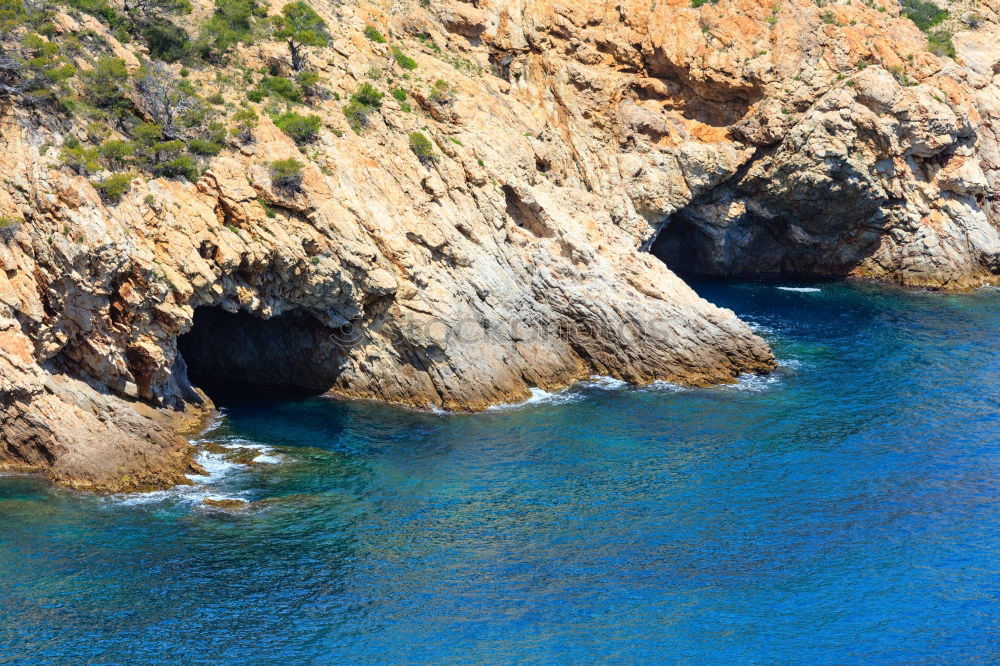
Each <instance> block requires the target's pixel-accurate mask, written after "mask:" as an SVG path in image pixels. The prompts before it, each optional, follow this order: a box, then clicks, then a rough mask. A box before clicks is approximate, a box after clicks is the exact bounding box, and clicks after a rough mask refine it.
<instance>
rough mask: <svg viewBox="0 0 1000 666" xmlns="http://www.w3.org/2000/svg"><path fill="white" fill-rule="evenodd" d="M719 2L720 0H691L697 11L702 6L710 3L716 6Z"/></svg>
mask: <svg viewBox="0 0 1000 666" xmlns="http://www.w3.org/2000/svg"><path fill="white" fill-rule="evenodd" d="M718 2H719V0H691V6H692V7H694V8H695V9H698V8H699V7H701V6H702V5H706V4H709V3H711V4H713V5H714V4H716V3H718Z"/></svg>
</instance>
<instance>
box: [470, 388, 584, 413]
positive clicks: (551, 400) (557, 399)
mask: <svg viewBox="0 0 1000 666" xmlns="http://www.w3.org/2000/svg"><path fill="white" fill-rule="evenodd" d="M582 397H583V396H581V395H580V394H579V393H574V392H573V391H571V390H563V391H556V392H555V393H552V392H549V391H546V390H544V389H540V388H538V387H533V388H532V389H531V397H530V398H528V399H527V400H524V401H522V402H509V403H505V404H502V405H493V406H492V407H488V408H487V411H490V412H496V411H504V410H507V409H518V408H520V407H527V406H529V405H562V404H565V403H568V402H576V401H577V400H580V399H581V398H582Z"/></svg>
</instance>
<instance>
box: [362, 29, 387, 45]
mask: <svg viewBox="0 0 1000 666" xmlns="http://www.w3.org/2000/svg"><path fill="white" fill-rule="evenodd" d="M365 37H367V38H368V39H370V40H371V41H373V42H375V43H376V44H385V42H386V39H385V35H383V34H382V33H381V32H379V31H378V30H376V29H375V27H374V26H370V25H366V26H365Z"/></svg>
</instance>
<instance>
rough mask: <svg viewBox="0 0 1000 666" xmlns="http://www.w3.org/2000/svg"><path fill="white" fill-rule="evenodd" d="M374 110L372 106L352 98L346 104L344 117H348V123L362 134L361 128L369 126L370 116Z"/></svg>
mask: <svg viewBox="0 0 1000 666" xmlns="http://www.w3.org/2000/svg"><path fill="white" fill-rule="evenodd" d="M374 110H375V109H373V108H372V107H370V106H365V105H364V104H361V103H360V102H357V101H355V100H351V101H350V102H348V103H347V104H345V105H344V117H345V118H347V124H348V125H350V126H351V129H352V130H354V131H355V132H357V133H359V134H360V133H361V130H363V129H364V128H366V127H368V116H369V115H370V114H371V113H372V112H373V111H374Z"/></svg>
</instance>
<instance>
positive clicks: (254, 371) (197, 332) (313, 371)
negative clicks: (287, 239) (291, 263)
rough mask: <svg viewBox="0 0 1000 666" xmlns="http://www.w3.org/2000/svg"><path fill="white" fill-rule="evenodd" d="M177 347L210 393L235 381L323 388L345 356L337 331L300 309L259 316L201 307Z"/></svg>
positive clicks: (280, 387)
mask: <svg viewBox="0 0 1000 666" xmlns="http://www.w3.org/2000/svg"><path fill="white" fill-rule="evenodd" d="M177 349H178V352H179V354H180V356H181V358H182V359H183V362H184V364H186V366H187V368H186V369H187V373H188V377H189V379H190V380H191V381H192V382H194V384H195V385H197V386H199V387H201V388H203V389H205V390H206V392H208V393H209V394H210V395H212V397H213V398H214V397H216V396H215V394H214V393H215V392H219V391H220V390H222V389H226V388H232V387H233V386H239V387H249V388H264V389H273V390H281V391H296V392H305V393H322V392H324V391H326V390H328V389H329V388H330V387H331V386H333V384H334V382H335V381H336V380H337V377H338V376H339V375H340V370H341V366H342V365H343V361H344V350H343V349H342V347H341V346H340V345H339V344H338V342H337V337H336V332H335V331H334V330H333V329H330V328H329V327H327V326H325V325H323V324H322V323H320V322H319V321H317V320H316V318H315V317H313V316H312V315H310V314H308V313H306V312H302V311H293V312H288V313H285V314H282V315H279V316H275V317H272V318H270V319H262V318H259V317H255V316H253V315H250V314H247V313H245V312H237V313H230V312H226V311H225V310H223V309H222V308H219V307H200V308H197V309H196V310H195V314H194V325H193V326H192V327H191V330H190V331H188V332H187V333H186V334H184V335H182V336H181V337H180V338H178V340H177Z"/></svg>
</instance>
